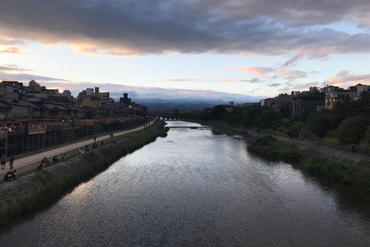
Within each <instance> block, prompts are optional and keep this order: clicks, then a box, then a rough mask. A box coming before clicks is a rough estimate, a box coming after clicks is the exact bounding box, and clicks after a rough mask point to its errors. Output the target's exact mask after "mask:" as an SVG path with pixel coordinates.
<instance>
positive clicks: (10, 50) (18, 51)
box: [0, 46, 27, 55]
mask: <svg viewBox="0 0 370 247" xmlns="http://www.w3.org/2000/svg"><path fill="white" fill-rule="evenodd" d="M0 52H1V53H14V54H21V55H27V52H25V51H23V50H22V49H21V48H18V47H15V46H11V47H6V48H5V49H3V50H1V51H0Z"/></svg>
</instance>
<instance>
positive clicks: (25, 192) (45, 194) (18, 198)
mask: <svg viewBox="0 0 370 247" xmlns="http://www.w3.org/2000/svg"><path fill="white" fill-rule="evenodd" d="M164 131H165V130H164V123H163V122H162V121H156V122H154V123H153V124H152V125H151V126H150V127H148V128H145V129H144V130H141V131H137V132H134V133H130V135H127V136H124V138H122V139H121V140H118V141H117V142H116V143H113V142H112V143H111V144H109V145H106V146H103V147H100V148H98V149H96V150H92V151H91V152H88V153H85V154H83V155H79V156H77V157H75V158H72V159H69V160H67V161H65V162H61V163H59V164H57V165H54V166H51V167H48V168H47V169H46V170H45V171H44V172H34V173H31V174H29V175H26V176H24V177H21V178H20V179H18V180H15V181H12V182H9V183H4V184H2V185H1V186H0V198H1V204H0V226H2V225H4V224H6V222H8V221H9V220H10V219H12V218H15V217H16V216H19V215H21V214H23V213H25V212H28V211H31V210H32V209H34V208H36V207H37V206H38V205H40V204H42V203H44V202H46V201H48V200H51V199H53V198H57V197H59V196H60V195H62V194H64V193H66V191H68V190H70V189H72V188H74V187H75V186H77V185H78V184H80V183H81V182H84V181H87V180H89V179H91V178H92V177H93V176H95V175H97V174H98V173H100V172H102V171H103V170H105V169H107V168H108V167H109V166H110V165H111V164H113V163H114V162H115V161H117V160H118V159H120V158H121V157H123V156H125V155H126V154H128V153H131V152H133V151H135V150H137V149H139V148H141V147H143V146H144V145H146V144H148V143H150V142H153V141H155V140H156V138H157V137H158V136H161V135H162V136H163V135H164V134H163V133H164Z"/></svg>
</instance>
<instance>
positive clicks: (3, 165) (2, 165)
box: [1, 154, 6, 170]
mask: <svg viewBox="0 0 370 247" xmlns="http://www.w3.org/2000/svg"><path fill="white" fill-rule="evenodd" d="M5 163H6V156H5V154H3V156H2V157H1V170H4V169H5Z"/></svg>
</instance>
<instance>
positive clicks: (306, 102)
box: [292, 87, 325, 115]
mask: <svg viewBox="0 0 370 247" xmlns="http://www.w3.org/2000/svg"><path fill="white" fill-rule="evenodd" d="M322 106H325V93H323V92H320V91H319V90H318V89H317V88H316V87H310V91H304V92H301V93H299V94H296V95H294V96H293V97H292V114H293V115H300V114H301V113H302V112H303V111H304V109H306V108H309V107H315V108H317V107H322Z"/></svg>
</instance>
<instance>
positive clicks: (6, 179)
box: [4, 172, 13, 182]
mask: <svg viewBox="0 0 370 247" xmlns="http://www.w3.org/2000/svg"><path fill="white" fill-rule="evenodd" d="M4 180H5V181H8V182H10V181H12V180H13V174H12V172H7V173H6V174H5V176H4Z"/></svg>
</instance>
